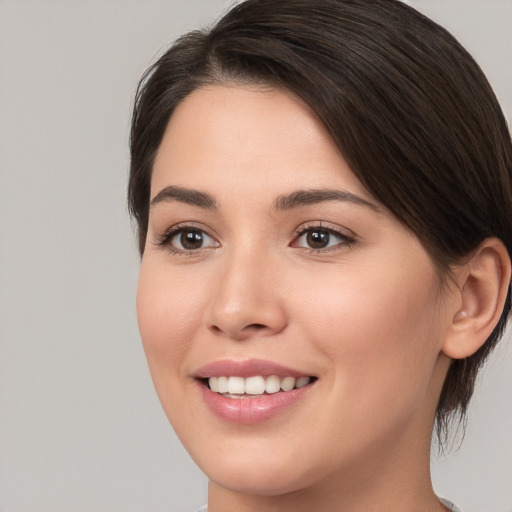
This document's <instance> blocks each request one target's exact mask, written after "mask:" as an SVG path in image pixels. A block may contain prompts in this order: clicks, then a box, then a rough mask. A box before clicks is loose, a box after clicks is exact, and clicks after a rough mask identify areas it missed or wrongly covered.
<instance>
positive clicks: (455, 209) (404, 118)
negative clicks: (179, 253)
mask: <svg viewBox="0 0 512 512" xmlns="http://www.w3.org/2000/svg"><path fill="white" fill-rule="evenodd" d="M212 83H220V84H225V83H261V84H265V85H270V86H273V87H279V88H283V89H287V90H289V91H292V92H293V93H295V94H297V95H298V96H299V97H301V98H302V99H303V100H304V101H306V102H307V103H308V104H309V105H310V106H311V107H312V108H313V109H314V110H315V111H316V113H317V115H318V116H319V118H320V119H321V120H322V121H323V122H324V124H325V126H326V127H327V129H328V130H329V131H330V133H331V135H332V137H333V139H334V141H335V142H336V144H337V145H338V147H339V148H340V150H341V152H342V154H343V155H344V157H345V159H346V160H347V162H348V163H349V165H350V167H351V169H352V170H353V172H354V173H355V175H356V176H357V177H358V178H359V180H360V181H361V182H362V183H363V185H364V186H365V187H366V188H367V190H368V191H369V192H370V193H371V194H372V195H373V196H374V197H376V198H377V199H378V200H379V201H380V202H381V203H382V204H384V205H385V206H386V207H387V208H388V209H389V210H390V211H391V212H393V214H394V215H395V216H396V217H397V218H398V219H400V221H401V222H402V223H403V224H405V225H406V226H407V227H408V228H409V229H411V231H413V232H414V233H415V234H416V236H417V237H418V238H419V240H421V242H422V243H423V245H424V247H425V248H426V250H427V251H428V252H429V254H430V255H431V257H432V260H433V262H434V263H435V265H436V268H437V269H438V270H439V272H440V276H441V279H443V278H445V277H446V275H447V274H449V269H450V267H451V266H452V265H455V264H457V262H460V261H461V260H462V259H463V258H464V257H467V256H468V255H469V254H470V253H471V252H472V251H473V250H475V249H476V248H477V247H478V245H479V244H480V243H481V242H482V241H483V240H484V239H485V238H487V237H491V236H495V237H497V238H499V239H501V240H502V241H503V243H504V244H505V246H506V248H507V250H508V253H509V254H512V188H511V181H512V178H511V172H512V145H511V140H510V133H509V131H508V128H507V124H506V121H505V119H504V116H503V114H502V112H501V109H500V107H499V105H498V102H497V100H496V98H495V95H494V94H493V91H492V89H491V87H490V85H489V83H488V82H487V80H486V78H485V76H484V74H483V73H482V71H481V70H480V68H479V67H478V65H477V64H476V62H475V61H474V60H473V58H472V57H471V56H470V55H469V54H468V53H467V52H466V50H464V48H463V47H462V46H461V45H460V44H459V43H458V42H457V41H456V40H455V39H454V37H453V36H451V35H450V34H449V33H448V32H447V31H446V30H444V29H443V28H442V27H440V26H439V25H437V24H435V23H434V22H432V21H431V20H429V19H428V18H426V17H424V16H423V15H421V14H419V13H418V12H416V11H415V10H414V9H412V8H410V7H408V6H406V5H404V4H403V3H401V2H399V1H395V0H365V1H361V0H315V1H311V0H248V1H246V2H243V3H241V4H239V5H237V6H235V7H234V8H233V9H231V10H230V11H229V12H228V13H227V14H226V15H225V16H224V17H223V18H222V19H220V21H218V22H217V23H216V24H215V25H214V26H213V27H212V28H211V29H209V30H205V31H194V32H191V33H189V34H187V35H185V36H183V37H181V38H180V39H179V40H178V41H176V42H175V43H174V44H173V45H172V47H171V48H170V49H169V50H168V51H166V52H165V53H164V54H163V55H162V56H161V57H160V59H159V60H158V61H157V62H156V63H155V64H154V65H153V66H152V67H151V68H150V69H149V70H148V71H147V72H146V74H145V75H144V76H143V78H142V80H141V83H140V85H139V88H138V91H137V95H136V101H135V107H134V112H133V122H132V130H131V169H130V181H129V192H128V195H129V206H130V211H131V213H132V215H133V217H134V218H135V220H136V221H137V224H138V234H139V248H140V252H141V254H142V253H143V251H144V245H145V240H146V234H147V224H148V214H149V200H150V183H151V172H152V166H153V161H154V157H155V154H156V152H157V150H158V148H159V145H160V142H161V140H162V137H163V134H164V131H165V128H166V126H167V124H168V122H169V119H170V117H171V115H172V113H173V111H174V109H175V108H176V106H177V105H178V104H179V103H180V101H182V100H183V99H184V98H185V97H186V96H187V95H188V94H190V93H191V92H192V91H193V90H195V89H197V88H199V87H201V86H203V85H205V84H212ZM510 307H511V298H510V286H509V291H508V295H507V299H506V304H505V309H504V311H503V314H502V316H501V319H500V321H499V323H498V325H497V326H496V328H495V329H494V331H493V333H492V334H491V336H490V337H489V339H488V340H487V341H486V343H485V344H484V345H483V346H482V347H481V349H480V350H479V351H478V352H476V353H475V354H474V355H472V356H471V357H468V358H467V359H464V360H455V361H453V363H452V365H451V367H450V370H449V372H448V376H447V378H446V381H445V384H444V388H443V391H442V394H441V397H440V401H439V404H438V409H437V416H436V418H437V429H438V434H439V433H443V432H446V425H447V420H448V419H449V418H450V417H451V416H452V414H455V415H458V417H459V418H460V419H464V418H465V412H466V409H467V406H468V403H469V400H470V398H471V395H472V393H473V388H474V383H475V378H476V375H477V372H478V370H479V368H480V367H481V365H482V363H483V362H484V360H485V359H486V357H487V356H488V354H489V353H490V351H491V350H492V349H493V347H494V346H495V344H496V343H497V341H498V340H499V338H500V337H501V335H502V332H503V330H504V328H505V324H506V320H507V316H508V315H509V311H510Z"/></svg>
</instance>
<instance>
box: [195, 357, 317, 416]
mask: <svg viewBox="0 0 512 512" xmlns="http://www.w3.org/2000/svg"><path fill="white" fill-rule="evenodd" d="M194 377H195V379H196V382H197V383H198V386H199V391H200V393H201V396H202V402H203V403H204V404H205V405H206V407H207V410H209V411H210V412H211V413H213V414H214V416H216V417H217V418H219V419H221V420H222V421H224V422H228V423H235V424H239V425H254V424H258V423H261V422H265V421H267V420H270V419H272V418H275V417H277V416H279V415H280V414H281V413H282V412H283V411H285V410H287V411H292V410H293V409H294V408H296V407H300V405H299V404H300V403H301V402H302V401H303V399H304V398H305V397H306V396H307V395H308V394H309V392H310V390H312V389H313V388H315V387H316V386H315V384H316V383H317V381H318V378H317V377H316V376H312V375H307V374H306V373H305V372H302V371H299V370H296V369H294V368H289V367H285V366H282V365H280V364H277V363H274V362H271V361H263V360H257V359H251V360H246V361H232V360H220V361H215V362H213V363H210V364H208V365H206V366H203V367H202V368H200V369H199V370H197V371H196V372H195V374H194Z"/></svg>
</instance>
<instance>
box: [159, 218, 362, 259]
mask: <svg viewBox="0 0 512 512" xmlns="http://www.w3.org/2000/svg"><path fill="white" fill-rule="evenodd" d="M314 231H317V232H323V233H327V234H329V235H333V236H335V237H336V238H338V239H339V242H338V243H336V244H334V245H332V246H327V247H322V248H313V247H303V246H299V245H294V244H296V243H297V242H298V241H299V240H300V238H301V237H303V236H304V235H306V234H307V233H313V232H314ZM186 232H196V233H201V234H202V235H203V236H204V235H205V236H206V237H208V238H211V239H212V240H213V241H214V244H217V245H216V246H215V245H214V246H208V247H201V248H198V249H189V250H183V249H179V248H177V247H174V246H173V245H172V244H171V241H172V240H173V238H174V237H176V236H177V235H179V234H182V233H186ZM356 243H357V237H356V236H355V235H354V234H351V235H348V234H347V233H345V232H343V231H342V230H341V229H336V228H333V227H329V226H324V225H322V223H321V222H315V223H311V224H306V225H304V226H301V228H300V230H298V231H296V233H295V234H294V235H293V236H292V238H291V241H290V244H289V245H290V246H291V247H296V248H299V249H302V250H305V251H307V252H310V253H314V254H320V253H324V254H325V253H326V252H331V251H336V250H339V249H340V247H339V246H340V245H341V246H343V247H347V248H350V247H352V246H354V245H355V244H356ZM155 245H157V246H158V247H163V248H166V249H167V250H168V251H169V252H170V253H171V254H176V255H182V256H194V255H197V254H201V253H203V252H204V251H207V250H209V249H211V248H215V247H218V246H219V245H218V242H217V241H216V240H215V238H214V237H213V236H211V235H210V234H209V233H208V232H207V231H206V230H205V229H204V228H202V227H200V226H197V225H194V224H185V225H183V224H178V225H176V226H172V227H171V228H169V229H168V230H167V231H165V232H164V233H163V234H162V235H160V236H159V237H158V239H157V241H156V242H155Z"/></svg>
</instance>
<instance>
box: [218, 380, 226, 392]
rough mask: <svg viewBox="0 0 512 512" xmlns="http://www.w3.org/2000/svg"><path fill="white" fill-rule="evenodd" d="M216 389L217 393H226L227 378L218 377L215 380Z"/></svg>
mask: <svg viewBox="0 0 512 512" xmlns="http://www.w3.org/2000/svg"><path fill="white" fill-rule="evenodd" d="M217 388H218V392H219V393H227V392H228V378H227V377H219V378H218V379H217Z"/></svg>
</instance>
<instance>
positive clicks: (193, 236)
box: [180, 231, 203, 250]
mask: <svg viewBox="0 0 512 512" xmlns="http://www.w3.org/2000/svg"><path fill="white" fill-rule="evenodd" d="M180 242H181V245H182V246H183V247H184V248H185V249H189V250H192V249H199V248H200V247H201V246H202V245H203V234H202V233H201V232H200V231H184V232H183V233H181V236H180Z"/></svg>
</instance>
